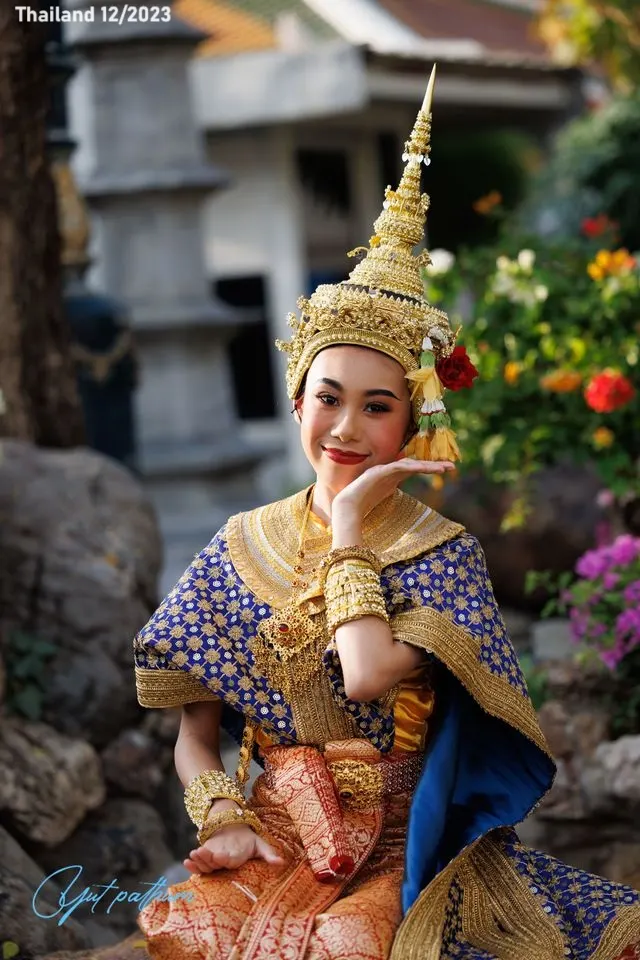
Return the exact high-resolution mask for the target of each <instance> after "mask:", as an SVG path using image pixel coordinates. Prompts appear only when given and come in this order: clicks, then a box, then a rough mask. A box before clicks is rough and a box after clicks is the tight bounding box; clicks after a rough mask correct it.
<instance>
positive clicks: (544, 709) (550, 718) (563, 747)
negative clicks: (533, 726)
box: [538, 700, 575, 760]
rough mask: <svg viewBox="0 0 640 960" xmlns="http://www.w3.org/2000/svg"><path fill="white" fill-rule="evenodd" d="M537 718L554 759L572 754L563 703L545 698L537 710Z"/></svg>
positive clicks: (568, 719) (572, 746) (572, 744)
mask: <svg viewBox="0 0 640 960" xmlns="http://www.w3.org/2000/svg"><path fill="white" fill-rule="evenodd" d="M538 720H539V722H540V727H541V728H542V732H543V733H544V735H545V737H546V738H547V741H548V743H549V747H550V749H551V753H552V754H553V756H554V757H555V758H556V760H561V759H564V758H565V757H570V756H572V755H573V753H574V749H575V744H574V743H573V741H572V738H571V736H570V734H569V731H568V727H569V724H570V718H569V715H568V713H567V708H566V707H565V705H564V704H563V703H561V702H560V701H559V700H547V702H546V703H543V705H542V706H541V707H540V709H539V710H538Z"/></svg>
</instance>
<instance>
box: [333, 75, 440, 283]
mask: <svg viewBox="0 0 640 960" xmlns="http://www.w3.org/2000/svg"><path fill="white" fill-rule="evenodd" d="M435 79H436V68H435V66H434V67H433V70H432V71H431V76H430V78H429V83H428V86H427V91H426V93H425V96H424V100H423V103H422V107H421V108H420V111H419V112H418V116H417V117H416V121H415V123H414V126H413V130H412V131H411V136H410V137H409V139H408V140H407V142H406V143H405V145H404V153H403V154H402V159H403V161H404V164H405V167H404V171H403V173H402V177H401V179H400V183H399V184H398V188H397V189H396V190H392V189H391V187H387V189H386V191H385V201H384V204H383V210H382V213H381V214H380V216H379V217H378V219H377V220H376V222H375V224H374V230H375V233H374V235H373V236H372V238H371V240H370V241H369V249H368V251H367V254H366V256H365V257H364V259H363V260H361V262H360V263H359V264H358V265H357V266H356V267H355V268H354V269H353V270H352V271H351V274H350V275H349V279H348V280H346V281H345V283H346V284H352V283H355V284H358V285H359V286H364V287H368V288H370V289H377V290H382V291H388V292H389V293H392V294H396V295H399V296H403V297H412V298H414V299H418V300H419V299H421V298H422V295H423V285H422V277H421V275H420V268H421V267H422V266H423V265H424V264H425V263H426V262H428V260H427V257H426V255H425V254H421V255H420V256H417V257H416V256H414V254H413V250H414V247H416V246H417V245H418V244H419V243H420V242H421V241H422V239H423V238H424V227H425V220H426V215H427V210H428V209H429V197H428V196H427V194H426V193H422V190H421V171H422V166H421V165H422V163H423V162H424V164H425V165H426V166H428V165H429V164H430V162H431V160H430V157H429V154H430V152H431V107H432V102H433V92H434V87H435Z"/></svg>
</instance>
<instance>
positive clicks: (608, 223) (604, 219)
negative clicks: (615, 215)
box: [580, 213, 618, 240]
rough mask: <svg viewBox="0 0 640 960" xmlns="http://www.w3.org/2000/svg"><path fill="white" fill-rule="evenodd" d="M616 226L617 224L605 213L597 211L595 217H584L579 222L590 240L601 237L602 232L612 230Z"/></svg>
mask: <svg viewBox="0 0 640 960" xmlns="http://www.w3.org/2000/svg"><path fill="white" fill-rule="evenodd" d="M617 227H618V224H617V223H615V222H614V221H613V220H610V219H609V217H608V216H607V215H606V213H599V214H598V216H597V217H586V218H585V219H584V220H583V221H582V223H581V224H580V229H581V230H582V232H583V234H584V235H585V237H588V238H589V239H590V240H595V239H596V237H601V236H602V234H603V233H607V231H609V230H610V231H612V232H613V231H615V230H616V229H617Z"/></svg>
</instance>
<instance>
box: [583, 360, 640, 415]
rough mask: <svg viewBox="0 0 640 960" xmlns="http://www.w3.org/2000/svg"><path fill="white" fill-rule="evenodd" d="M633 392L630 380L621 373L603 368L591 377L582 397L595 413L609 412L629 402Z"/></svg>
mask: <svg viewBox="0 0 640 960" xmlns="http://www.w3.org/2000/svg"><path fill="white" fill-rule="evenodd" d="M635 392H636V391H635V389H634V386H633V384H632V383H631V381H630V380H628V379H627V378H626V377H625V376H623V375H622V374H621V373H616V371H615V370H604V371H603V372H602V373H598V374H596V376H595V377H592V378H591V380H590V381H589V383H588V384H587V387H586V390H585V391H584V398H585V400H586V402H587V406H589V407H591V409H592V410H595V411H596V413H611V412H612V411H613V410H619V409H620V407H624V406H625V405H626V404H627V403H629V401H630V400H632V399H633V397H634V396H635Z"/></svg>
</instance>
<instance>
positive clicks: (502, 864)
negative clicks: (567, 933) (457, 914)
mask: <svg viewBox="0 0 640 960" xmlns="http://www.w3.org/2000/svg"><path fill="white" fill-rule="evenodd" d="M456 877H458V879H459V880H460V885H461V887H462V899H463V902H462V906H461V908H460V909H461V914H462V916H461V919H462V933H463V936H464V937H465V939H467V942H468V943H469V944H470V945H471V946H472V947H476V948H480V949H482V950H485V951H486V952H489V953H490V954H491V955H492V956H495V957H496V958H497V960H565V957H566V954H565V952H564V950H565V943H564V938H563V937H562V934H561V932H560V930H559V928H558V927H557V925H556V924H555V923H554V921H553V919H552V918H551V917H548V916H547V915H546V914H545V913H544V912H543V910H542V909H541V908H540V907H539V905H538V904H537V902H536V901H535V900H534V895H533V894H532V893H531V892H530V891H529V889H528V887H527V884H526V882H525V880H524V879H523V878H522V877H521V876H520V874H519V873H518V872H517V870H515V868H514V866H513V864H512V863H511V862H510V860H509V858H508V857H507V856H506V855H505V853H504V851H502V850H501V849H500V847H499V845H498V842H497V840H496V839H495V837H493V836H492V835H491V833H489V834H485V835H484V836H483V837H479V838H478V839H477V840H474V842H473V843H471V844H470V845H469V846H468V847H465V849H464V850H462V851H461V853H460V854H458V856H457V857H456V858H455V859H454V860H452V861H451V863H449V864H447V866H446V867H445V868H444V869H443V870H441V872H440V873H439V874H438V875H437V877H434V879H433V880H432V881H431V883H429V884H428V885H427V886H426V887H425V889H424V890H423V891H422V892H421V893H420V895H419V897H418V899H417V900H416V901H415V903H414V904H413V905H412V906H411V907H410V909H409V910H408V911H407V914H406V916H405V917H404V919H403V920H402V923H401V924H400V926H399V928H398V931H397V933H396V936H395V939H394V941H393V946H392V948H391V953H390V956H389V960H440V955H441V948H442V933H443V929H444V922H445V914H446V909H447V906H448V902H449V890H450V887H451V883H452V882H453V880H454V879H455V878H456ZM496 914H497V915H498V919H500V918H501V917H500V915H502V920H503V926H505V928H506V929H507V930H508V928H509V927H511V928H512V929H511V933H510V934H509V933H502V932H501V933H500V935H498V936H496V934H497V930H496V923H495V917H496ZM516 923H517V924H518V928H517V929H515V924H516ZM633 937H636V938H638V937H640V905H639V904H632V905H630V906H628V907H627V906H622V907H620V910H619V913H618V915H617V916H616V917H614V918H613V920H611V921H610V923H609V925H608V926H607V927H606V929H605V930H604V932H603V934H602V936H601V938H600V942H599V944H598V946H597V947H596V948H595V950H594V951H593V953H592V954H591V956H590V957H589V960H618V958H619V957H620V956H621V954H622V953H623V951H624V950H625V949H626V948H627V947H629V946H634V945H635V943H636V942H638V941H637V940H636V941H634V940H633V939H632V938H633Z"/></svg>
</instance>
